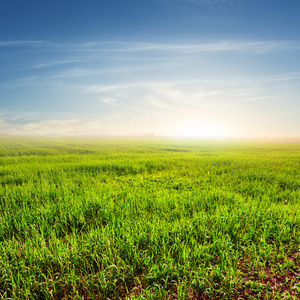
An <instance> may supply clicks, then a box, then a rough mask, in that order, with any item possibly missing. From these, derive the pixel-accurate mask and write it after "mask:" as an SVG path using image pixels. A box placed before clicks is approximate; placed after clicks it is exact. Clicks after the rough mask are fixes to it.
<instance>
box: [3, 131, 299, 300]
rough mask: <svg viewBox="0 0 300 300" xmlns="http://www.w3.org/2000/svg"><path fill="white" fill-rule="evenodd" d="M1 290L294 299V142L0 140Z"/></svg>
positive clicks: (12, 293) (47, 295)
mask: <svg viewBox="0 0 300 300" xmlns="http://www.w3.org/2000/svg"><path fill="white" fill-rule="evenodd" d="M0 205H1V210H0V299H9V298H10V299H238V298H239V297H240V299H257V298H260V299H283V298H285V299H299V298H300V279H299V278H300V275H299V273H300V266H299V260H300V230H299V229H300V210H299V208H300V144H276V143H253V142H217V141H216V142H205V141H193V140H182V141H179V140H129V139H88V138H73V139H72V138H66V139H59V138H20V137H18V138H17V137H15V138H13V137H2V138H0Z"/></svg>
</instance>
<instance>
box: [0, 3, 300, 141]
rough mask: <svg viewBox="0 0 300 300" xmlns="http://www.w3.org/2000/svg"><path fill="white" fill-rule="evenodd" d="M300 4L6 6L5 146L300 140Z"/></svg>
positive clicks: (1, 121) (1, 73) (2, 29)
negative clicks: (148, 139)
mask: <svg viewBox="0 0 300 300" xmlns="http://www.w3.org/2000/svg"><path fill="white" fill-rule="evenodd" d="M299 11H300V1H298V0H286V1H282V0H126V1H125V0H52V1H46V0H0V135H42V136H44V135H45V136H152V135H153V136H169V137H175V136H179V137H300V117H299V116H300V36H299V34H300V33H299V32H300V18H299Z"/></svg>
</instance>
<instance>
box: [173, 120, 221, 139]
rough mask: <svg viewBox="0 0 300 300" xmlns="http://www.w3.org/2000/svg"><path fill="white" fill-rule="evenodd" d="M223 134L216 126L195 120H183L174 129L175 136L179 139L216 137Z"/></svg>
mask: <svg viewBox="0 0 300 300" xmlns="http://www.w3.org/2000/svg"><path fill="white" fill-rule="evenodd" d="M223 134H224V132H223V130H222V129H221V128H219V127H218V126H216V125H213V124H209V123H202V122H198V121H195V120H184V121H182V122H180V123H179V124H178V125H177V128H176V135H178V136H180V137H216V136H222V135H223Z"/></svg>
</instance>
